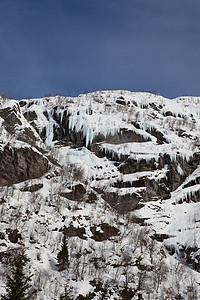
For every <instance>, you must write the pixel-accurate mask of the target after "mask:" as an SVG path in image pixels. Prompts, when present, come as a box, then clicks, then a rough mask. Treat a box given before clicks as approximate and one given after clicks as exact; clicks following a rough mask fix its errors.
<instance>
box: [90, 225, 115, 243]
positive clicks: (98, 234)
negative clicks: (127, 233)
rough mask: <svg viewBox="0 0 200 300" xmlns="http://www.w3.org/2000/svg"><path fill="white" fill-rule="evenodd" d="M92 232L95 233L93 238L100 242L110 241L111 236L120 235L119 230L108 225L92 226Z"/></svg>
mask: <svg viewBox="0 0 200 300" xmlns="http://www.w3.org/2000/svg"><path fill="white" fill-rule="evenodd" d="M99 227H100V228H99ZM97 228H98V229H97ZM90 230H91V232H92V233H93V237H92V238H93V239H94V240H95V241H98V242H101V241H104V240H108V239H109V238H110V237H111V236H115V235H118V234H119V230H118V229H117V228H115V227H114V226H110V225H109V224H106V223H102V224H100V225H98V226H91V227H90Z"/></svg>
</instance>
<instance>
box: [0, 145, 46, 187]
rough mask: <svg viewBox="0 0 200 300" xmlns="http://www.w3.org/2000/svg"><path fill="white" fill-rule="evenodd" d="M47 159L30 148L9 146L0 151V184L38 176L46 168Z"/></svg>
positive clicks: (9, 183) (44, 171) (8, 183)
mask: <svg viewBox="0 0 200 300" xmlns="http://www.w3.org/2000/svg"><path fill="white" fill-rule="evenodd" d="M48 166H49V163H48V160H47V158H45V157H44V156H43V155H41V154H40V153H38V152H36V151H34V150H33V149H31V148H26V147H25V148H20V149H15V148H11V149H10V148H9V147H8V146H6V147H5V148H4V150H3V151H2V152H1V153H0V184H1V185H12V184H13V183H18V182H22V181H25V180H27V179H33V178H38V177H41V176H42V175H44V173H46V172H47V170H48Z"/></svg>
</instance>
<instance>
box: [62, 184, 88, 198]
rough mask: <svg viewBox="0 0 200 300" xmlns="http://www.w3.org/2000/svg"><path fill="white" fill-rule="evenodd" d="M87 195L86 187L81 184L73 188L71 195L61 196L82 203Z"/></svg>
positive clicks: (64, 194)
mask: <svg viewBox="0 0 200 300" xmlns="http://www.w3.org/2000/svg"><path fill="white" fill-rule="evenodd" d="M85 193H86V189H85V187H84V186H83V185H82V184H81V183H80V184H77V185H74V186H73V187H72V191H71V192H69V193H60V196H62V197H65V198H67V199H69V200H74V201H75V200H76V201H82V200H83V196H84V195H85Z"/></svg>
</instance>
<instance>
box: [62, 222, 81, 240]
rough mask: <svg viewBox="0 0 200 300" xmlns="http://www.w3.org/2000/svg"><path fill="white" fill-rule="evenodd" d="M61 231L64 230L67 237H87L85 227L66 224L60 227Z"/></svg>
mask: <svg viewBox="0 0 200 300" xmlns="http://www.w3.org/2000/svg"><path fill="white" fill-rule="evenodd" d="M59 231H62V232H63V233H64V234H66V236H67V237H72V236H78V237H79V238H81V239H85V238H86V236H85V234H86V231H85V228H84V227H74V226H72V225H70V226H69V227H65V226H64V228H62V229H60V230H59Z"/></svg>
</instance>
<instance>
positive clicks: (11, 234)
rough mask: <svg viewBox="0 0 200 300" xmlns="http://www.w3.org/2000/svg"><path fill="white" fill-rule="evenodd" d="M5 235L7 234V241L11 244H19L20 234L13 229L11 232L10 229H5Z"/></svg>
mask: <svg viewBox="0 0 200 300" xmlns="http://www.w3.org/2000/svg"><path fill="white" fill-rule="evenodd" d="M7 233H8V239H9V241H10V242H11V243H14V244H16V243H18V242H19V240H21V239H22V236H21V234H20V233H19V232H18V230H17V229H14V230H12V229H7Z"/></svg>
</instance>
